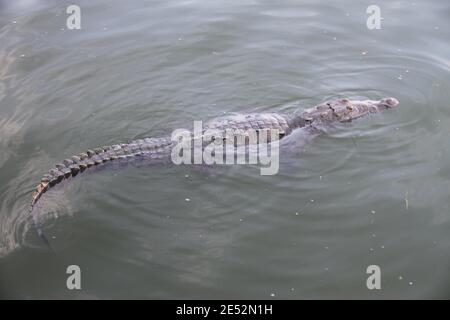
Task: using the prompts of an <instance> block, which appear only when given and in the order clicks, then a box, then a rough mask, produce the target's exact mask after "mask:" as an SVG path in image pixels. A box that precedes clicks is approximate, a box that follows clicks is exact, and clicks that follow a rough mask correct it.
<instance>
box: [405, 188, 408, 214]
mask: <svg viewBox="0 0 450 320" xmlns="http://www.w3.org/2000/svg"><path fill="white" fill-rule="evenodd" d="M405 208H406V210H408V208H409V202H408V190H406V193H405Z"/></svg>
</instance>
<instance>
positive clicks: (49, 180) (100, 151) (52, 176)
mask: <svg viewBox="0 0 450 320" xmlns="http://www.w3.org/2000/svg"><path fill="white" fill-rule="evenodd" d="M170 144H171V140H170V138H146V139H139V140H134V141H131V142H130V143H122V144H117V145H112V146H104V147H101V148H96V149H94V150H87V151H86V152H83V153H81V154H79V155H76V156H73V157H71V158H69V159H65V160H64V161H63V162H62V163H58V164H56V165H55V167H54V168H52V169H50V171H49V172H48V173H47V174H45V175H44V177H43V178H42V179H41V182H40V183H39V184H38V185H37V187H36V189H35V191H34V193H33V196H32V200H31V207H30V213H31V211H32V210H33V207H34V206H35V205H36V203H37V202H38V201H39V199H40V198H41V197H42V195H43V194H44V193H45V192H47V191H48V190H49V189H51V188H52V187H53V186H55V185H57V184H58V183H60V182H62V181H63V180H65V179H69V178H70V177H74V176H76V175H78V174H79V173H81V172H83V171H85V170H86V169H88V168H90V167H93V166H98V165H100V164H102V163H105V162H110V161H114V160H117V159H128V158H132V157H136V156H141V155H142V156H143V155H148V154H152V155H153V154H157V153H158V151H159V150H161V148H165V147H167V146H169V145H170Z"/></svg>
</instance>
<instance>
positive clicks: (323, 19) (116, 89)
mask: <svg viewBox="0 0 450 320" xmlns="http://www.w3.org/2000/svg"><path fill="white" fill-rule="evenodd" d="M70 4H72V2H70V1H50V0H34V1H33V0H21V1H16V2H14V3H12V2H11V1H6V0H0V150H1V152H0V168H1V169H0V182H1V184H0V256H1V257H0V296H1V297H3V298H93V299H96V298H267V299H277V298H286V299H299V298H368V299H377V298H407V299H410V298H449V297H450V284H449V266H450V259H449V255H448V252H449V248H450V237H449V234H450V233H449V232H450V213H449V209H450V208H449V203H450V197H449V190H450V181H449V177H450V165H449V164H450V149H449V142H448V137H449V135H450V129H449V128H450V108H449V101H450V79H449V71H450V59H449V54H448V53H449V52H450V45H449V41H448V39H450V28H449V27H450V26H449V21H450V20H449V17H450V6H449V4H448V1H444V0H435V1H424V0H422V1H418V0H416V1H377V3H376V4H378V5H379V6H380V8H381V14H382V16H383V18H384V19H383V21H382V29H381V30H369V29H368V28H367V27H366V19H367V16H368V15H367V14H366V8H367V6H368V5H370V4H372V2H370V1H361V2H358V3H355V2H354V1H348V0H345V1H326V2H317V1H312V0H307V1H301V2H300V1H277V2H273V1H259V0H252V1H249V0H244V1H243V0H239V1H237V0H236V1H200V0H193V1H180V0H170V1H117V0H115V1H111V0H109V1H106V0H99V1H78V2H77V4H78V5H79V6H80V7H81V11H82V29H81V30H67V28H66V18H67V14H66V12H65V10H66V7H67V6H68V5H70ZM342 96H347V97H350V98H361V97H366V98H371V99H378V98H381V97H384V96H394V97H396V98H398V99H399V100H400V102H401V104H400V106H399V108H397V109H395V110H391V111H389V112H385V113H382V114H379V115H376V116H371V117H369V118H364V119H360V120H358V121H355V122H353V123H351V124H345V125H342V126H340V127H339V128H337V129H336V130H334V131H332V132H330V134H328V135H324V136H321V137H318V138H317V139H315V140H314V141H313V143H312V144H310V145H309V146H308V147H307V149H306V152H305V153H304V154H302V155H301V156H296V155H289V156H286V157H284V158H283V159H282V163H281V168H280V172H279V174H277V175H275V176H261V175H259V169H258V168H255V167H249V166H232V167H226V168H218V169H217V168H214V169H212V170H210V169H211V168H207V170H204V169H199V168H192V167H187V166H184V167H176V166H173V165H172V166H171V165H155V166H140V165H130V166H127V167H126V168H122V169H119V170H117V169H112V170H100V171H99V172H95V173H93V174H84V175H83V176H82V177H81V176H80V177H78V178H76V179H73V180H72V181H71V182H67V183H63V184H62V185H61V186H59V187H57V188H55V190H53V191H51V192H49V193H48V194H46V195H45V196H44V197H43V199H42V202H41V205H40V207H39V210H40V214H41V216H42V217H45V219H44V221H45V222H44V231H45V233H46V234H47V235H48V236H49V238H50V241H51V243H52V246H53V247H54V250H55V251H56V255H55V254H52V253H51V252H49V251H48V250H47V249H46V248H45V247H44V246H43V245H42V242H41V241H40V239H39V238H38V237H37V236H36V235H35V233H34V232H33V231H32V230H28V229H29V227H30V226H29V217H28V214H27V210H26V209H27V206H28V204H29V201H30V198H31V192H32V191H33V189H34V187H35V185H36V183H37V182H38V181H39V179H40V178H41V176H42V174H43V173H45V172H46V171H48V169H50V168H51V167H52V166H53V164H54V163H57V162H59V161H61V160H62V159H64V158H66V157H69V156H71V155H73V154H77V153H79V152H81V151H83V150H86V149H87V148H92V147H97V146H102V145H107V144H112V143H116V142H124V141H127V140H130V139H134V138H137V137H146V136H162V135H165V134H170V132H171V131H172V129H175V128H178V127H186V126H191V125H192V122H193V121H194V120H207V119H209V118H212V117H216V116H220V115H222V114H226V113H231V112H264V111H270V112H272V111H274V112H293V111H295V110H296V109H298V108H306V107H311V106H313V105H315V104H317V103H320V102H323V101H325V100H327V99H330V98H336V97H342ZM186 199H189V200H190V201H186ZM71 264H76V265H79V266H80V267H81V270H82V290H80V291H76V290H75V291H69V290H67V288H66V277H67V275H66V273H65V271H66V267H67V266H68V265H71ZM372 264H375V265H378V266H380V268H381V271H382V289H381V290H372V291H370V290H368V289H367V287H366V278H367V275H366V268H367V266H369V265H372Z"/></svg>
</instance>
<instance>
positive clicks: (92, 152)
mask: <svg viewBox="0 0 450 320" xmlns="http://www.w3.org/2000/svg"><path fill="white" fill-rule="evenodd" d="M398 104H399V101H398V100H397V99H395V98H384V99H381V100H350V99H347V98H341V99H336V100H330V101H327V102H324V103H321V104H318V105H316V106H314V107H312V108H309V109H304V110H297V111H296V112H294V113H293V114H290V115H288V114H279V113H253V114H238V115H231V116H222V117H219V118H214V119H212V120H210V121H209V122H207V123H206V126H205V128H204V130H207V129H215V130H219V131H223V132H225V130H227V129H235V130H248V129H254V130H270V129H276V130H278V132H279V138H280V139H284V137H286V136H289V135H291V134H292V132H294V131H295V130H296V129H307V130H308V131H307V132H310V133H313V132H319V131H320V130H321V128H322V127H324V126H327V125H329V124H331V123H334V122H347V121H351V120H353V119H357V118H360V117H363V116H366V115H369V114H371V113H377V112H380V111H382V110H385V109H391V108H394V107H396V106H397V105H398ZM292 136H293V135H292ZM281 141H283V140H281ZM173 144H174V142H173V141H172V139H171V137H161V138H145V139H137V140H133V141H130V142H129V143H122V144H116V145H111V146H104V147H100V148H96V149H89V150H87V151H86V152H82V153H80V154H78V155H75V156H73V157H71V158H68V159H65V160H64V161H62V162H61V163H58V164H56V165H55V166H54V167H53V168H52V169H50V171H49V172H48V173H47V174H45V175H44V176H43V178H42V179H41V181H40V183H39V184H38V185H37V187H36V189H35V191H34V193H33V195H32V200H31V205H30V208H29V212H30V214H31V213H32V210H33V207H34V206H35V205H36V203H37V202H38V200H39V199H40V198H41V196H42V195H43V194H44V193H45V192H47V191H48V190H49V189H50V188H52V187H54V186H55V185H57V184H58V183H60V182H61V181H63V180H65V179H68V178H70V177H74V176H76V175H78V174H80V173H82V172H83V171H85V170H87V169H89V168H91V167H95V166H100V165H102V164H104V163H106V162H112V161H118V160H121V159H128V160H130V159H131V160H132V159H136V158H142V157H145V158H147V159H164V158H166V159H167V158H170V154H171V150H172V146H173ZM38 231H39V230H38Z"/></svg>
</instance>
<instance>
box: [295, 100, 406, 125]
mask: <svg viewBox="0 0 450 320" xmlns="http://www.w3.org/2000/svg"><path fill="white" fill-rule="evenodd" d="M398 104H399V102H398V100H397V99H395V98H384V99H381V100H349V99H347V98H343V99H337V100H331V101H328V102H325V103H322V104H319V105H317V106H315V107H313V108H311V109H307V110H305V111H304V112H303V114H302V117H303V118H304V119H305V120H309V121H317V120H319V121H321V122H325V123H326V122H336V121H339V122H346V121H351V120H353V119H357V118H360V117H363V116H365V115H368V114H370V113H376V112H380V111H382V110H385V109H391V108H395V107H396V106H397V105H398Z"/></svg>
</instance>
